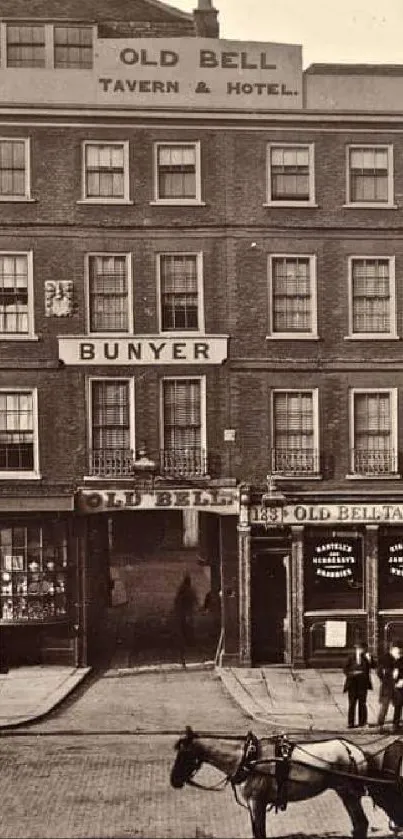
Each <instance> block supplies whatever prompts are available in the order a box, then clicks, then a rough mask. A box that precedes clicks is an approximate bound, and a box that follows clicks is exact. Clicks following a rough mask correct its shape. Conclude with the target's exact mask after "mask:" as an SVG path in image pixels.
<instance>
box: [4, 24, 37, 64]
mask: <svg viewBox="0 0 403 839" xmlns="http://www.w3.org/2000/svg"><path fill="white" fill-rule="evenodd" d="M6 31H7V67H45V64H46V51H45V27H44V26H42V25H39V26H37V25H36V26H34V25H29V24H11V23H9V24H7V30H6Z"/></svg>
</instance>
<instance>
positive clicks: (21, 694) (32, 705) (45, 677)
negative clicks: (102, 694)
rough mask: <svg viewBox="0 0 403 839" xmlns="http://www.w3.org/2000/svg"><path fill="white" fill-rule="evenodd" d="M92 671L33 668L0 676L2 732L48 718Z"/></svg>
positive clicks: (83, 668)
mask: <svg viewBox="0 0 403 839" xmlns="http://www.w3.org/2000/svg"><path fill="white" fill-rule="evenodd" d="M90 670H91V668H90V667H80V668H76V667H57V666H54V665H49V666H44V665H43V666H30V667H15V668H10V670H9V671H8V673H2V674H0V729H6V728H15V727H17V726H20V725H26V724H27V723H31V722H34V721H35V720H38V719H42V718H43V717H45V716H47V714H49V713H50V711H52V710H53V709H54V708H56V707H57V706H58V705H60V703H61V702H63V701H64V699H66V697H67V696H69V695H70V694H71V693H72V692H73V691H74V690H75V689H76V688H77V686H78V685H79V684H81V682H82V681H83V680H84V679H85V677H86V676H87V674H88V673H89V672H90Z"/></svg>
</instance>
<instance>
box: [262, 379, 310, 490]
mask: <svg viewBox="0 0 403 839" xmlns="http://www.w3.org/2000/svg"><path fill="white" fill-rule="evenodd" d="M272 405H273V450H272V471H273V472H275V473H276V472H277V473H280V474H283V475H305V474H316V473H318V471H319V448H318V436H319V432H318V394H317V390H276V391H274V392H273V396H272Z"/></svg>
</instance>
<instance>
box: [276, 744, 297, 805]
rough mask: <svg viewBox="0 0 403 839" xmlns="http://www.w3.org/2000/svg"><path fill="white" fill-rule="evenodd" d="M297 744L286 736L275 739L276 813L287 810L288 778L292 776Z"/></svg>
mask: <svg viewBox="0 0 403 839" xmlns="http://www.w3.org/2000/svg"><path fill="white" fill-rule="evenodd" d="M294 747H295V743H291V740H289V739H288V737H287V735H286V734H279V735H278V736H277V737H275V738H274V757H275V761H276V764H275V771H274V777H275V779H276V788H277V789H276V801H275V803H274V808H275V811H276V813H277V812H278V811H279V810H286V809H287V804H288V777H289V774H290V767H291V757H292V753H293V751H294Z"/></svg>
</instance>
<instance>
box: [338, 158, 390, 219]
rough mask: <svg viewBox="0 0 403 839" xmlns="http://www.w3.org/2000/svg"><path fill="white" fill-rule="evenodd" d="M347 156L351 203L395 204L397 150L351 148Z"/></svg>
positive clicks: (348, 194) (348, 200)
mask: <svg viewBox="0 0 403 839" xmlns="http://www.w3.org/2000/svg"><path fill="white" fill-rule="evenodd" d="M347 155H348V158H347V160H348V174H347V203H348V204H357V205H363V206H367V205H374V206H380V205H386V206H390V205H392V204H393V147H392V146H350V147H349V148H348V149H347Z"/></svg>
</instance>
